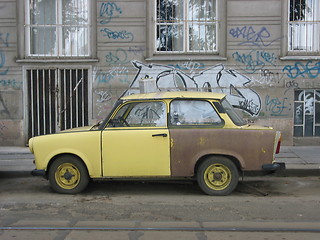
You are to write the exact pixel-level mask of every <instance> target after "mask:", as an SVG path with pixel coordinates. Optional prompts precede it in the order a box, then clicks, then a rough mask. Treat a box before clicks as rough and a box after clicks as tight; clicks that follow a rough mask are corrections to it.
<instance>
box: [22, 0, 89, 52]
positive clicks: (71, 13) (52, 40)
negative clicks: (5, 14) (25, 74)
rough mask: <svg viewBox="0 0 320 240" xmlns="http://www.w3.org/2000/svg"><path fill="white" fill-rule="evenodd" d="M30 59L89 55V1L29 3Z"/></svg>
mask: <svg viewBox="0 0 320 240" xmlns="http://www.w3.org/2000/svg"><path fill="white" fill-rule="evenodd" d="M27 2H28V4H26V24H25V34H26V50H27V51H26V52H27V56H30V57H57V56H59V57H83V56H89V39H90V38H89V28H90V21H89V19H90V16H89V2H90V1H89V0H27Z"/></svg>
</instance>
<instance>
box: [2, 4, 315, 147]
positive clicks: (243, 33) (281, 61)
mask: <svg viewBox="0 0 320 240" xmlns="http://www.w3.org/2000/svg"><path fill="white" fill-rule="evenodd" d="M146 80H151V81H152V82H153V84H154V85H153V87H154V89H155V90H156V91H168V90H170V91H171V90H179V91H212V92H223V93H225V94H226V95H227V98H228V100H229V101H230V102H231V103H232V105H233V106H234V107H236V108H237V109H238V110H239V111H240V112H241V114H243V116H244V117H245V118H246V119H247V120H248V121H249V123H257V124H262V125H269V126H272V127H274V128H276V129H278V130H280V131H282V133H283V142H284V144H286V145H293V144H294V145H319V144H320V3H319V1H318V0H246V1H244V0H114V1H100V0H0V144H1V145H15V146H23V145H25V144H26V143H27V140H28V139H29V138H30V137H32V136H37V135H42V134H48V133H55V132H59V131H62V130H64V129H68V128H73V127H78V126H83V125H88V124H93V123H95V122H97V121H99V120H101V119H103V118H105V117H106V116H107V114H108V113H109V112H110V110H111V108H112V106H113V104H114V102H115V101H116V100H117V99H118V97H119V96H121V95H122V94H131V93H135V92H139V91H140V90H141V86H143V85H142V84H143V83H146V82H147V81H146Z"/></svg>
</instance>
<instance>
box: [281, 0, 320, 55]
mask: <svg viewBox="0 0 320 240" xmlns="http://www.w3.org/2000/svg"><path fill="white" fill-rule="evenodd" d="M281 4H282V5H281V9H282V18H281V19H282V24H281V25H282V36H283V37H282V41H281V56H280V60H319V59H320V51H306V50H295V51H294V50H289V48H290V46H289V41H290V36H289V20H290V19H289V14H290V0H283V1H281ZM319 24H320V23H319Z"/></svg>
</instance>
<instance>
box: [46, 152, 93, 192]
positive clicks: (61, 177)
mask: <svg viewBox="0 0 320 240" xmlns="http://www.w3.org/2000/svg"><path fill="white" fill-rule="evenodd" d="M48 178H49V182H50V185H51V187H52V189H53V190H54V191H56V192H58V193H67V194H76V193H80V192H82V191H83V190H84V189H85V188H86V187H87V185H88V183H89V174H88V171H87V168H86V166H85V165H84V164H83V163H82V161H81V160H80V159H78V158H77V157H74V156H67V155H65V156H61V157H58V158H57V159H56V160H54V162H53V163H52V164H51V166H50V168H49V173H48Z"/></svg>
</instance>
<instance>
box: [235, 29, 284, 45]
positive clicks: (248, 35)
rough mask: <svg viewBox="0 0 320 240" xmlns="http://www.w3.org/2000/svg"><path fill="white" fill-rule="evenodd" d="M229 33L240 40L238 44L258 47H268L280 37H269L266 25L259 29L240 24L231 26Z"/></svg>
mask: <svg viewBox="0 0 320 240" xmlns="http://www.w3.org/2000/svg"><path fill="white" fill-rule="evenodd" d="M229 34H230V35H231V36H232V37H233V38H236V39H239V40H242V42H241V43H239V45H252V46H258V47H268V46H270V45H271V44H272V43H274V42H275V41H277V40H279V39H281V38H276V39H271V33H270V32H269V30H268V29H267V28H266V27H261V28H259V29H257V28H254V27H253V26H242V27H236V28H231V29H230V31H229Z"/></svg>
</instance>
